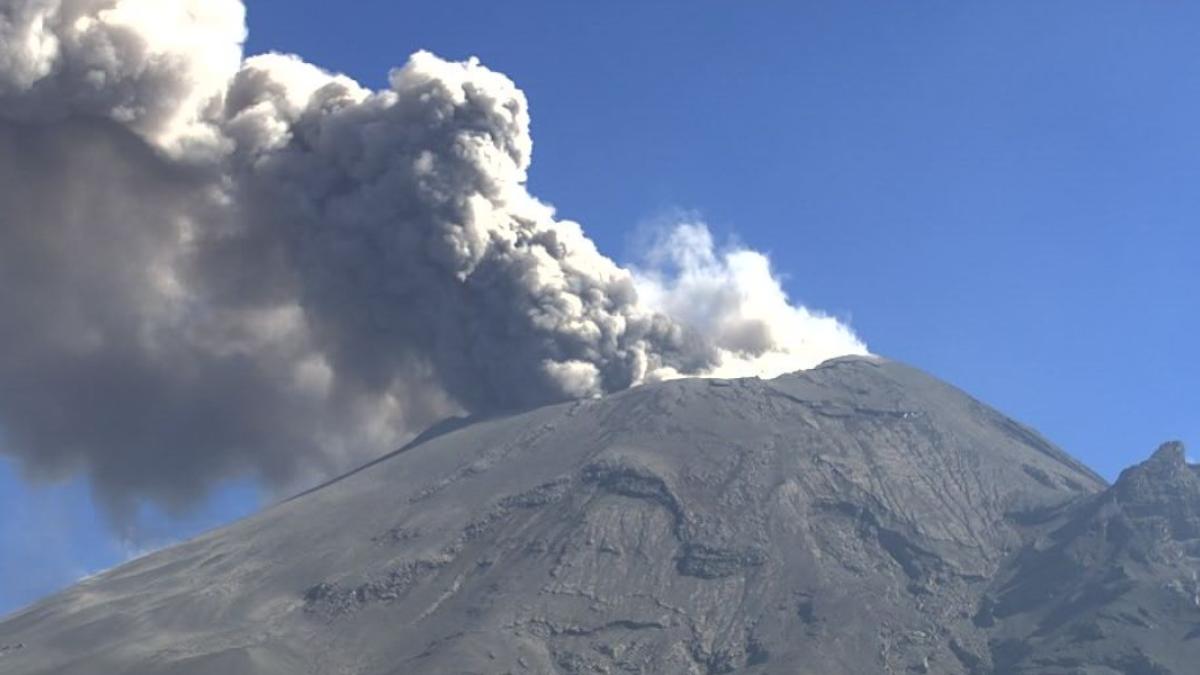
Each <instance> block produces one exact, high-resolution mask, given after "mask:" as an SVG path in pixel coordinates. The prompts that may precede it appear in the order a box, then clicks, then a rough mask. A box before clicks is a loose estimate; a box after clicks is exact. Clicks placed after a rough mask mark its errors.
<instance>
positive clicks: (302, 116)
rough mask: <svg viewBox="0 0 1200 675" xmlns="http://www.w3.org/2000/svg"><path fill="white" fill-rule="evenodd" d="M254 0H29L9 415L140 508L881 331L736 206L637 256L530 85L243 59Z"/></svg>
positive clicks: (42, 455)
mask: <svg viewBox="0 0 1200 675" xmlns="http://www.w3.org/2000/svg"><path fill="white" fill-rule="evenodd" d="M243 15H244V8H243V7H242V5H241V3H240V2H238V1H237V0H0V438H2V447H3V450H4V451H5V452H8V453H13V454H16V455H17V456H19V457H20V458H22V459H23V460H24V462H25V464H26V466H27V467H28V468H29V469H30V470H31V471H33V472H35V473H46V474H55V473H63V472H68V471H75V470H86V471H89V472H90V473H91V475H92V476H93V478H94V481H95V484H96V485H97V486H98V488H99V489H100V490H101V493H102V494H103V495H105V496H106V497H107V498H108V500H109V503H110V504H112V505H113V506H114V507H116V508H118V509H120V508H122V507H125V506H128V505H129V504H130V503H131V500H133V499H135V498H139V497H150V498H154V499H159V500H162V501H164V502H167V503H175V504H184V503H186V502H187V501H188V500H189V499H191V498H193V497H195V496H197V495H198V494H200V493H202V491H203V489H204V488H205V486H207V485H209V484H210V483H211V482H212V481H214V480H219V479H221V478H225V477H230V476H234V475H241V474H247V473H251V474H257V475H260V476H262V477H264V478H266V479H267V480H268V481H270V482H273V483H276V484H285V483H288V482H290V481H296V480H306V479H311V478H312V477H314V476H317V475H322V474H327V473H329V472H331V471H335V470H338V469H340V468H344V467H345V466H347V465H348V464H350V463H352V462H355V461H358V460H361V459H362V458H364V457H365V456H369V455H372V454H376V453H378V452H380V451H381V450H384V449H387V448H390V447H391V446H394V445H396V444H397V443H399V442H401V441H402V440H403V439H404V438H406V437H407V436H409V435H411V434H412V433H413V432H414V431H416V430H419V429H420V428H422V427H423V426H425V425H427V424H429V423H431V422H432V421H435V420H436V419H437V418H439V417H441V416H444V415H446V414H449V413H452V412H456V411H461V410H467V411H473V412H488V411H494V410H499V409H505V408H515V407H522V406H528V405H534V404H540V403H546V402H551V401H557V400H564V399H569V398H573V397H586V396H594V395H598V394H602V393H605V392H611V391H616V390H620V389H623V388H627V387H630V386H634V385H636V384H638V383H641V382H645V381H648V380H654V379H661V378H667V377H675V376H681V375H722V376H724V375H753V374H766V375H773V374H776V373H779V372H783V371H786V370H792V369H796V368H802V367H808V366H811V365H814V364H815V363H817V362H819V361H821V360H824V359H825V358H828V357H832V356H836V355H841V354H847V353H862V352H864V350H865V348H864V346H863V345H862V343H861V342H860V341H859V340H858V339H857V338H856V337H855V336H854V335H853V333H852V332H851V331H850V330H849V329H848V328H846V327H845V326H844V325H842V324H840V323H839V322H837V321H836V320H834V319H832V318H829V317H825V316H822V315H820V314H818V313H814V312H811V311H809V310H807V309H805V308H803V307H797V306H794V305H792V304H791V303H790V302H789V301H788V298H787V297H786V295H785V294H784V292H783V291H782V289H781V287H780V284H779V282H778V280H777V278H776V277H774V276H773V275H772V273H771V270H770V267H769V264H768V261H767V259H766V258H765V257H763V256H762V255H761V254H758V253H755V252H753V251H748V250H728V251H717V250H716V248H715V247H714V246H713V243H712V240H711V237H710V236H709V235H708V233H707V230H706V229H704V228H703V226H700V225H684V226H680V227H679V228H677V229H675V230H674V231H673V232H671V233H669V234H667V235H665V236H663V237H662V238H661V240H660V241H659V243H658V246H656V247H655V248H654V251H653V252H652V254H651V255H650V256H648V257H647V259H646V260H644V261H642V263H641V264H640V266H639V267H638V268H637V269H636V271H635V270H630V269H627V268H623V267H621V266H619V265H618V264H616V263H615V262H613V261H612V260H610V259H608V258H606V257H605V256H604V255H602V254H601V253H599V252H598V251H597V250H596V247H595V245H594V244H593V243H592V242H591V241H590V240H589V239H588V238H587V236H586V235H585V234H584V232H583V230H582V228H581V227H580V225H579V224H577V223H574V222H570V221H566V220H559V219H557V218H556V217H555V214H554V211H553V209H552V208H551V207H550V206H548V205H546V204H545V203H543V202H540V201H538V200H537V199H535V198H534V197H532V196H531V195H530V194H529V193H528V192H527V190H526V188H525V177H526V171H527V169H528V167H529V162H530V158H531V152H532V141H531V139H530V136H529V111H528V106H527V104H526V100H525V97H524V95H523V94H522V93H521V91H520V90H519V89H517V88H516V86H515V85H514V84H513V83H512V82H511V81H510V80H509V79H508V78H506V77H504V76H503V75H501V74H498V73H495V72H492V71H490V70H488V69H486V68H485V67H483V66H482V65H480V64H479V63H478V62H476V61H474V60H472V61H467V62H463V63H453V62H447V61H443V60H441V59H439V58H437V57H435V56H433V55H431V54H428V53H424V52H421V53H417V54H415V55H413V56H412V57H411V58H410V59H409V61H408V63H407V64H406V65H405V66H403V67H402V68H399V69H396V70H394V71H392V73H391V77H390V86H389V87H388V88H387V89H385V90H382V91H369V90H367V89H364V88H363V87H361V86H360V85H358V84H357V83H355V82H354V81H352V80H351V79H349V78H346V77H344V76H337V75H332V74H329V73H326V72H324V71H322V70H320V69H319V68H317V67H315V66H313V65H310V64H307V63H305V62H304V61H302V60H300V59H299V58H297V57H294V56H285V55H279V54H267V55H262V56H255V57H252V58H248V59H245V60H243V59H242V56H241V42H242V40H243V38H244V28H243V25H244V22H243V19H244V16H243Z"/></svg>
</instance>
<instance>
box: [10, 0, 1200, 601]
mask: <svg viewBox="0 0 1200 675" xmlns="http://www.w3.org/2000/svg"><path fill="white" fill-rule="evenodd" d="M420 5H423V6H420ZM350 6H351V7H352V9H349V10H348V9H346V8H345V4H342V5H338V4H337V3H329V2H316V1H314V0H287V1H284V0H257V1H256V0H250V2H249V12H250V15H249V22H250V30H251V37H250V43H249V51H250V52H261V51H265V50H279V51H292V52H297V53H299V54H301V55H303V56H304V57H305V58H306V59H307V60H309V61H312V62H314V63H317V64H320V65H322V66H325V67H327V68H330V69H334V70H340V71H343V72H346V73H348V74H350V75H352V76H354V77H355V78H357V79H359V80H360V81H362V82H364V83H366V84H368V85H371V86H374V87H378V86H382V85H383V84H384V82H385V77H386V72H387V69H388V68H389V67H391V66H394V65H399V64H401V63H403V61H404V60H405V58H406V57H407V55H408V54H409V53H410V52H411V51H413V50H416V49H420V48H425V49H430V50H432V51H434V52H436V53H438V54H440V55H442V56H444V57H449V58H464V57H467V56H471V55H476V56H479V57H480V58H481V59H482V60H483V62H484V63H485V64H487V65H489V66H491V67H493V68H495V69H497V70H500V71H502V72H505V73H507V74H508V75H509V76H510V77H512V78H513V79H514V80H515V81H516V82H517V83H518V85H520V86H521V87H522V88H523V89H524V90H525V92H526V94H527V95H528V97H529V100H530V103H531V107H532V113H533V134H534V142H535V152H534V164H533V170H532V174H531V179H530V182H531V188H532V191H533V193H534V194H536V195H538V196H539V197H541V198H542V199H544V200H546V201H549V202H551V203H554V204H555V205H557V206H558V207H559V211H560V213H561V214H562V215H563V216H566V217H569V218H572V219H575V220H578V221H580V222H582V223H584V225H585V227H586V228H587V230H588V232H589V233H590V234H591V236H592V237H593V238H594V239H596V241H597V242H598V243H599V245H600V247H601V248H602V249H603V250H604V251H606V252H607V253H609V254H610V255H612V256H614V257H616V258H618V259H621V258H625V257H628V256H627V253H628V246H629V238H630V235H631V233H632V232H633V230H634V229H635V228H636V227H637V226H638V225H639V224H640V223H644V222H646V221H648V220H654V219H656V218H658V217H660V216H661V215H662V214H664V213H668V212H671V211H674V210H677V209H686V210H692V211H695V212H698V213H699V214H701V215H702V216H703V217H704V218H705V220H707V221H708V222H709V224H710V225H712V226H713V227H714V229H715V230H716V231H717V232H718V233H721V234H722V236H733V235H736V236H737V237H738V238H739V239H740V240H741V241H743V242H745V243H747V244H749V245H750V246H752V247H754V248H757V249H762V250H766V251H769V252H770V253H771V255H772V258H773V260H774V262H775V264H776V266H777V268H778V269H779V270H781V271H782V272H784V273H785V274H786V275H787V287H788V289H789V291H790V292H791V293H792V294H793V296H794V297H795V298H796V299H799V300H801V301H803V302H805V303H806V304H809V305H811V306H814V307H818V308H824V309H828V310H831V311H833V312H835V313H837V314H839V315H841V316H844V317H847V318H849V319H850V320H851V322H852V323H853V325H854V327H855V328H856V329H857V330H858V332H859V333H860V334H861V335H862V336H863V337H864V338H865V339H866V340H867V341H868V343H869V345H870V346H871V348H872V350H873V351H875V352H877V353H879V354H882V355H885V356H889V357H892V358H896V359H900V360H903V361H906V362H909V363H912V364H914V365H917V366H919V367H921V368H924V369H926V370H928V371H930V372H932V373H934V374H935V375H938V376H940V377H943V378H945V379H947V380H949V381H951V382H953V383H955V384H957V385H959V386H961V387H962V388H964V389H966V390H967V391H969V392H971V393H972V394H974V395H976V396H977V397H979V398H981V399H983V400H985V401H987V402H989V403H991V404H993V405H995V406H997V407H999V408H1000V409H1001V410H1003V411H1005V412H1007V413H1009V414H1011V415H1013V416H1014V417H1016V418H1018V419H1020V420H1022V421H1025V422H1027V423H1029V424H1031V425H1032V426H1034V427H1036V428H1038V429H1040V430H1041V431H1042V432H1044V433H1045V434H1046V435H1047V436H1049V437H1050V438H1051V439H1052V440H1054V441H1055V442H1057V443H1059V444H1060V445H1062V446H1063V447H1065V448H1066V449H1067V450H1068V451H1070V452H1072V453H1073V454H1075V455H1076V456H1078V457H1080V458H1081V459H1082V460H1083V461H1085V462H1086V463H1088V464H1089V465H1091V466H1092V467H1094V468H1096V469H1097V470H1098V471H1100V472H1101V473H1102V474H1104V475H1105V476H1107V477H1109V478H1112V477H1114V476H1115V475H1116V473H1117V472H1118V471H1119V470H1120V469H1121V468H1122V467H1124V466H1126V465H1128V464H1130V463H1133V462H1136V461H1138V460H1140V459H1141V458H1142V457H1143V456H1145V455H1146V454H1147V453H1148V452H1149V451H1150V450H1152V449H1153V447H1154V446H1156V445H1157V444H1158V443H1159V442H1160V441H1162V440H1166V439H1168V438H1181V439H1183V440H1185V441H1191V442H1192V443H1193V445H1194V446H1196V445H1200V415H1198V414H1197V409H1198V408H1200V406H1198V405H1197V404H1198V403H1200V392H1198V391H1197V388H1196V387H1197V383H1200V365H1197V360H1196V359H1195V358H1194V356H1193V353H1192V352H1193V350H1192V345H1194V344H1195V342H1196V336H1197V335H1200V311H1198V310H1200V260H1198V258H1200V229H1198V227H1197V225H1198V224H1200V190H1198V189H1197V188H1198V186H1200V5H1197V4H1194V3H1168V2H1143V3H1132V2H1101V1H1096V0H1091V1H1089V2H1056V3H1043V2H1009V3H988V4H986V5H985V4H983V3H950V2H945V3H935V2H929V3H894V2H875V3H854V2H827V3H819V4H818V3H782V2H781V3H733V2H687V3H683V2H678V3H666V2H609V3H576V2H561V1H555V2H521V3H516V2H513V3H509V2H504V3H497V2H489V3H485V2H445V1H442V2H438V3H395V2H383V1H363V2H355V3H351V5H350ZM1195 449H1196V450H1197V451H1200V448H1195ZM4 462H5V460H2V459H0V514H2V515H0V541H2V542H3V547H2V548H0V612H4V611H7V610H10V609H14V608H16V607H17V606H19V605H21V604H24V603H26V602H28V601H31V600H33V599H35V598H36V597H38V596H40V595H42V594H44V593H46V592H49V591H51V590H53V589H55V588H58V587H60V586H62V585H64V584H67V583H70V582H71V581H73V580H75V579H76V578H78V577H79V576H80V575H82V574H85V573H87V572H91V571H96V570H99V569H103V568H105V567H107V566H110V565H112V564H114V563H116V562H119V561H120V560H122V559H123V558H124V557H126V556H127V555H129V553H130V551H134V550H141V549H144V548H146V547H150V546H153V545H156V544H158V543H161V542H166V541H170V540H173V539H178V538H182V537H186V536H189V535H190V534H192V533H195V532H197V531H199V530H201V529H204V528H207V527H211V526H213V525H216V524H219V523H221V522H225V521H227V520H229V519H231V518H234V517H236V516H238V515H240V514H244V513H246V512H248V511H250V510H253V509H254V508H255V507H256V506H257V505H258V503H259V500H260V498H259V496H258V491H257V490H256V489H255V487H254V486H253V485H247V484H240V485H235V486H230V487H229V488H228V489H226V490H224V491H222V492H221V493H219V494H217V495H215V496H214V498H213V499H212V501H211V503H209V504H207V505H205V506H203V507H201V508H199V509H198V510H197V511H196V512H195V513H193V514H190V515H188V516H187V517H185V518H183V519H182V520H175V519H171V518H167V517H164V516H162V514H159V513H157V512H155V510H154V509H152V508H147V509H146V513H145V518H144V521H145V523H144V525H143V527H141V528H140V529H138V530H137V531H131V532H128V533H124V534H122V535H121V536H118V535H116V534H113V533H112V532H110V531H109V530H108V529H106V527H105V525H104V523H103V522H102V521H101V518H100V516H99V515H97V513H96V512H95V511H94V509H93V507H92V505H91V502H90V498H89V495H88V491H87V487H86V485H85V484H84V483H83V482H82V481H79V480H76V481H73V482H70V483H67V484H60V485H55V486H38V485H34V484H30V483H29V482H28V481H26V480H24V479H23V478H22V477H21V476H20V475H19V470H18V468H17V467H15V466H14V465H12V464H11V463H4Z"/></svg>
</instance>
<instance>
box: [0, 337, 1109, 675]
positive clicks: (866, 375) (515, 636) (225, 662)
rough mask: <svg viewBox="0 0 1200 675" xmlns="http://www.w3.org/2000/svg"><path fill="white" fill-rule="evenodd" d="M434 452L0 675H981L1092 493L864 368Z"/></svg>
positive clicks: (541, 419)
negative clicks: (1014, 591) (1016, 596)
mask: <svg viewBox="0 0 1200 675" xmlns="http://www.w3.org/2000/svg"><path fill="white" fill-rule="evenodd" d="M455 427H457V428H455ZM439 431H440V434H439V433H430V434H428V435H427V436H428V437H427V438H425V439H423V440H421V442H419V443H415V444H413V445H411V446H410V447H408V448H406V449H404V450H402V451H400V452H398V453H395V454H393V455H392V456H390V457H387V458H384V459H383V460H380V461H378V462H376V463H374V464H372V465H370V466H368V467H365V468H363V469H362V470H359V471H357V472H355V473H353V474H351V475H349V476H346V477H344V478H342V479H340V480H337V481H334V482H332V483H330V484H328V485H325V486H323V487H321V488H319V489H316V490H313V491H311V492H309V493H306V494H304V495H301V496H299V497H297V498H294V499H292V500H289V501H287V502H284V503H282V504H279V505H277V506H275V507H273V508H271V509H268V510H266V511H265V512H263V513H261V514H259V515H257V516H255V517H252V518H249V519H247V520H244V521H242V522H239V523H236V524H234V525H232V526H230V527H227V528H224V529H221V530H218V531H215V532H212V533H209V534H207V535H205V536H202V537H200V538H198V539H195V540H193V541H190V542H188V543H186V544H183V545H180V546H177V547H174V548H172V549H169V550H166V551H162V552H160V553H157V554H154V555H151V556H148V557H146V558H143V559H140V560H136V561H134V562H132V563H129V564H127V565H124V566H122V567H120V568H117V569H115V570H112V571H110V572H107V573H105V574H102V575H99V576H97V577H95V578H92V579H89V580H87V581H85V582H83V583H81V584H79V585H77V586H75V587H74V588H71V589H69V590H67V591H65V592H63V593H61V594H59V595H57V596H55V597H52V598H50V599H48V600H46V601H43V602H41V603H39V604H37V605H35V606H33V607H31V608H29V609H27V610H25V611H23V612H21V613H18V614H16V615H14V616H12V617H9V618H8V619H7V620H6V621H5V622H3V623H0V649H4V647H5V646H7V647H8V649H7V650H5V651H2V652H0V672H3V673H21V674H23V675H33V674H36V673H70V674H88V675H92V674H95V673H127V674H130V675H134V674H148V673H169V674H173V675H175V674H183V673H214V672H221V673H287V674H289V675H291V674H294V673H321V674H325V673H360V674H363V675H368V674H370V675H375V674H379V675H384V674H390V673H396V674H400V673H417V672H479V673H484V672H486V673H504V672H513V673H519V672H536V673H584V672H589V673H591V672H662V673H724V672H734V671H737V672H763V673H765V672H780V671H781V670H782V671H785V672H797V673H813V674H831V673H875V672H885V673H903V672H929V673H964V672H990V670H991V669H992V667H993V666H992V664H993V649H994V648H995V646H996V644H997V642H996V639H995V637H994V635H995V634H996V631H997V630H998V627H997V625H996V624H995V622H994V621H993V622H992V623H991V624H990V625H989V621H987V620H985V619H984V618H981V616H980V614H981V613H980V598H982V597H984V593H985V590H987V589H988V588H992V589H993V591H994V589H995V588H996V583H997V579H999V578H1000V577H1001V576H1003V575H1005V574H1007V572H1006V571H1005V570H1007V569H1008V568H1007V567H1005V566H1006V565H1009V564H1010V563H1012V561H1014V560H1017V559H1020V560H1027V559H1028V558H1022V557H1021V551H1023V550H1025V547H1026V544H1027V542H1028V541H1030V540H1031V538H1032V537H1034V536H1035V535H1036V534H1037V533H1038V532H1040V531H1041V530H1040V529H1039V528H1048V527H1051V526H1052V525H1053V524H1054V523H1053V522H1052V521H1054V518H1055V517H1060V518H1067V517H1066V516H1061V515H1058V516H1056V515H1054V514H1062V513H1065V512H1070V513H1075V509H1077V508H1080V507H1079V506H1078V505H1086V504H1093V503H1098V502H1097V501H1096V500H1097V499H1100V498H1101V497H1098V496H1097V495H1103V494H1106V493H1104V492H1102V491H1103V490H1104V489H1105V485H1104V482H1103V481H1102V480H1101V479H1100V478H1098V477H1097V476H1095V475H1094V474H1092V473H1091V472H1089V471H1088V470H1087V469H1086V468H1084V467H1082V466H1080V465H1079V464H1078V463H1077V462H1075V461H1074V460H1072V459H1070V458H1069V457H1068V456H1066V455H1065V454H1064V453H1062V452H1061V451H1059V450H1058V449H1056V448H1054V447H1053V446H1052V445H1050V444H1049V443H1047V442H1046V441H1045V440H1043V439H1042V438H1040V437H1039V436H1038V435H1037V434H1035V433H1033V432H1032V431H1030V430H1029V429H1027V428H1025V427H1023V426H1021V425H1019V424H1017V423H1015V422H1013V421H1012V420H1009V419H1007V418H1006V417H1004V416H1003V415H1000V414H999V413H997V412H995V411H994V410H991V409H989V408H987V407H986V406H984V405H982V404H980V403H979V402H977V401H975V400H973V399H971V398H970V397H968V396H966V395H965V394H963V393H962V392H960V391H958V390H956V389H954V388H952V387H950V386H948V385H945V384H943V383H941V382H938V381H936V380H934V379H932V378H930V377H928V376H926V375H924V374H922V373H920V372H918V371H916V370H913V369H911V368H908V367H906V366H903V365H900V364H897V363H893V362H888V361H884V360H880V359H874V358H853V359H839V360H835V361H831V362H829V363H827V364H825V365H823V366H821V367H819V368H817V369H815V370H812V371H807V372H802V373H797V374H794V375H788V376H784V377H781V378H778V379H775V380H770V381H763V380H756V379H750V380H734V381H719V380H680V381H674V382H667V383H661V384H656V385H652V386H644V387H640V388H637V389H634V390H630V391H627V392H624V393H621V394H618V395H614V396H610V397H606V398H603V399H598V400H588V401H579V402H574V403H569V404H563V405H557V406H551V407H547V408H542V409H538V410H533V411H530V412H527V413H523V414H518V415H514V416H511V417H505V418H501V419H492V420H483V421H476V422H474V423H470V424H461V425H447V426H446V427H445V428H443V429H441V430H439ZM1047 514H1050V515H1047ZM1072 517H1074V516H1072ZM1068 520H1069V519H1068ZM1055 522H1056V521H1055ZM1071 522H1074V521H1071ZM1002 590H1003V589H1002ZM993 594H994V593H993ZM988 597H989V598H990V597H991V596H988ZM988 602H991V603H993V604H998V606H1001V607H1008V605H1006V604H1005V603H1006V602H1007V599H1006V596H1004V594H1003V593H1001V597H1000V598H999V600H994V599H993V600H988ZM1018 609H1020V608H1018ZM1026 611H1027V612H1028V611H1032V610H1026ZM985 613H986V612H985ZM995 613H996V612H995V611H993V614H995ZM1010 613H1014V612H1010ZM1013 639H1016V638H1013ZM18 645H19V648H18ZM999 653H1001V654H1002V655H1003V653H1004V652H1003V650H1001V652H999Z"/></svg>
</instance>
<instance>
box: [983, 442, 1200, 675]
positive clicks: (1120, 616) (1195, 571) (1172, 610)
mask: <svg viewBox="0 0 1200 675" xmlns="http://www.w3.org/2000/svg"><path fill="white" fill-rule="evenodd" d="M1050 522H1051V523H1052V524H1051V526H1050V527H1047V528H1044V531H1045V533H1044V534H1043V535H1042V536H1039V537H1037V538H1036V539H1034V540H1033V541H1032V542H1031V543H1030V544H1028V545H1027V546H1026V547H1025V548H1024V550H1022V551H1021V553H1020V554H1019V555H1018V556H1017V557H1016V559H1015V560H1014V561H1013V563H1012V564H1011V565H1009V566H1008V568H1007V569H1005V570H1004V571H1003V574H1002V575H1001V576H1000V577H999V578H998V579H997V583H996V584H995V587H994V589H993V593H992V594H991V595H989V596H987V597H988V600H987V604H988V614H990V615H991V616H992V617H994V620H995V621H997V622H998V623H999V629H998V630H996V631H995V636H994V638H993V646H994V655H995V659H996V665H997V668H998V670H999V671H1000V672H1005V673H1062V674H1076V673H1096V674H1100V673H1105V674H1111V673H1125V674H1128V675H1166V674H1169V673H1180V674H1183V673H1195V672H1200V581H1198V575H1200V475H1198V473H1197V469H1196V467H1192V466H1189V465H1188V464H1187V463H1186V461H1185V458H1184V451H1183V446H1182V445H1181V444H1179V443H1168V444H1166V445H1164V446H1162V447H1161V448H1160V449H1159V450H1158V452H1156V453H1155V454H1154V456H1153V457H1151V458H1150V459H1149V460H1147V461H1146V462H1144V463H1143V464H1141V465H1139V466H1136V467H1133V468H1131V469H1127V470H1126V471H1125V472H1124V473H1122V474H1121V477H1120V478H1119V479H1118V480H1117V482H1116V484H1115V485H1113V486H1112V488H1110V489H1109V490H1107V491H1105V492H1104V493H1102V494H1099V495H1096V496H1094V497H1092V498H1090V499H1087V500H1084V501H1082V502H1079V503H1076V504H1072V505H1069V506H1068V507H1066V508H1064V509H1062V510H1061V513H1057V514H1054V517H1053V518H1052V519H1051V520H1050ZM993 598H994V600H993Z"/></svg>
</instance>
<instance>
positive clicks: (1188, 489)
mask: <svg viewBox="0 0 1200 675" xmlns="http://www.w3.org/2000/svg"><path fill="white" fill-rule="evenodd" d="M1113 488H1114V490H1113V491H1114V492H1115V493H1116V494H1117V495H1118V496H1120V497H1121V498H1123V499H1125V500H1129V499H1131V498H1132V499H1134V500H1146V499H1150V500H1153V501H1163V500H1168V501H1178V500H1179V499H1181V498H1184V497H1196V498H1200V476H1198V475H1197V473H1196V471H1194V470H1193V467H1191V466H1189V465H1188V463H1187V452H1186V450H1185V448H1184V445H1183V443H1181V442H1179V441H1170V442H1167V443H1163V444H1162V445H1161V446H1159V448H1158V450H1156V451H1155V452H1154V454H1152V455H1151V456H1150V458H1149V459H1147V460H1146V461H1144V462H1142V463H1141V464H1138V465H1136V466H1132V467H1130V468H1128V469H1126V470H1124V471H1122V472H1121V476H1120V477H1119V478H1118V479H1117V482H1116V483H1115V484H1114V485H1113Z"/></svg>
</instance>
